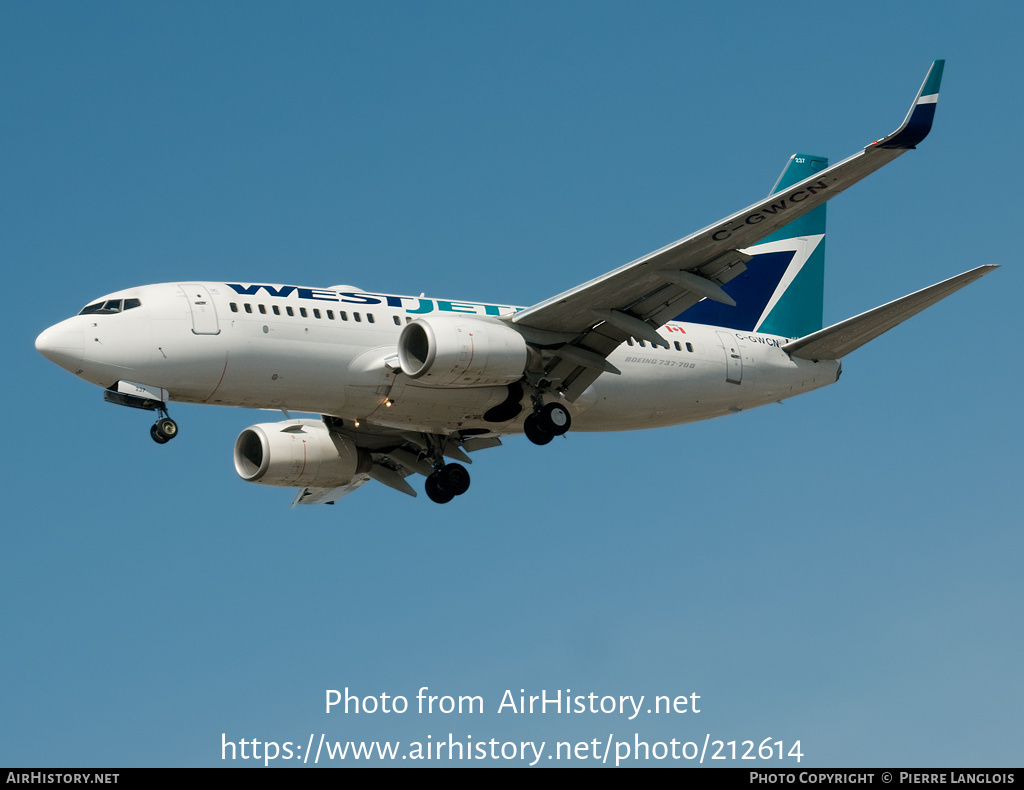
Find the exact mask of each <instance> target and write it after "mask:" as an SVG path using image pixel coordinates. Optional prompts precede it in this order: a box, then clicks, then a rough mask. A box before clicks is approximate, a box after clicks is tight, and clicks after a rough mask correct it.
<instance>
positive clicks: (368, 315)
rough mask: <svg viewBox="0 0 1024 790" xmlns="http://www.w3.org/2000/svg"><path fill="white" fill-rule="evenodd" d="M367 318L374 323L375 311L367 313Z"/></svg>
mask: <svg viewBox="0 0 1024 790" xmlns="http://www.w3.org/2000/svg"><path fill="white" fill-rule="evenodd" d="M366 320H367V321H369V322H370V323H371V324H372V323H373V313H367V314H366Z"/></svg>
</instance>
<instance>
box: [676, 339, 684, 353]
mask: <svg viewBox="0 0 1024 790" xmlns="http://www.w3.org/2000/svg"><path fill="white" fill-rule="evenodd" d="M682 350H683V347H682V346H681V345H679V341H678V340H677V341H676V351H682Z"/></svg>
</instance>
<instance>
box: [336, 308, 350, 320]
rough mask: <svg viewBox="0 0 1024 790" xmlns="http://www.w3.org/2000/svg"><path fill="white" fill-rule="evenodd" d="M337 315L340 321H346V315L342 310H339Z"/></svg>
mask: <svg viewBox="0 0 1024 790" xmlns="http://www.w3.org/2000/svg"><path fill="white" fill-rule="evenodd" d="M338 315H340V316H341V320H342V321H348V313H346V312H345V311H344V310H339V311H338Z"/></svg>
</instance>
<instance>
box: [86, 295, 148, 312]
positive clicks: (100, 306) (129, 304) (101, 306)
mask: <svg viewBox="0 0 1024 790" xmlns="http://www.w3.org/2000/svg"><path fill="white" fill-rule="evenodd" d="M141 306H142V302H140V301H139V300H138V299H107V301H105V302H96V303H95V304H91V305H89V306H88V307H83V308H82V312H80V313H79V315H109V314H111V313H122V312H124V311H125V310H131V309H132V308H133V307H141Z"/></svg>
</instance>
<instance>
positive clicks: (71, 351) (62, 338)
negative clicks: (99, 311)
mask: <svg viewBox="0 0 1024 790" xmlns="http://www.w3.org/2000/svg"><path fill="white" fill-rule="evenodd" d="M36 351H38V352H39V353H40V354H42V355H43V356H44V357H46V358H47V359H48V360H50V361H51V362H54V363H56V364H57V365H60V366H61V367H62V368H64V369H65V370H70V371H71V372H72V373H77V372H78V371H80V370H81V368H82V326H81V323H80V322H78V321H76V320H75V319H73V318H69V319H68V320H67V321H61V322H60V323H59V324H54V325H53V326H51V327H50V328H49V329H46V330H44V331H43V332H42V333H41V334H40V335H39V337H37V338H36Z"/></svg>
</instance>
